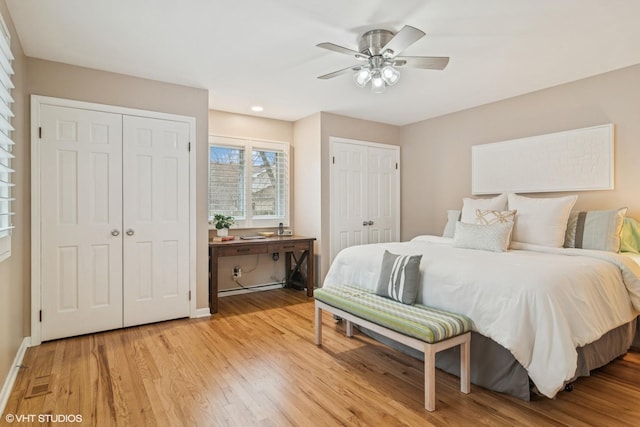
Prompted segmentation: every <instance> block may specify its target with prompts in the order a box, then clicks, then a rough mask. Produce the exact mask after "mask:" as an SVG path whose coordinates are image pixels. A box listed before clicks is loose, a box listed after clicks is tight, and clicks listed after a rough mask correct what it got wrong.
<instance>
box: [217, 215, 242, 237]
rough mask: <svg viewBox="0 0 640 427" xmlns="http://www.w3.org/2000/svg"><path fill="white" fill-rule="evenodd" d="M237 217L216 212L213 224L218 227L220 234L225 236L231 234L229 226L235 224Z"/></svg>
mask: <svg viewBox="0 0 640 427" xmlns="http://www.w3.org/2000/svg"><path fill="white" fill-rule="evenodd" d="M235 222H236V221H235V219H233V217H232V216H227V215H223V214H215V215H214V216H213V225H214V226H215V227H216V230H217V233H218V236H220V237H224V236H228V235H229V227H231V226H232V225H233V224H235Z"/></svg>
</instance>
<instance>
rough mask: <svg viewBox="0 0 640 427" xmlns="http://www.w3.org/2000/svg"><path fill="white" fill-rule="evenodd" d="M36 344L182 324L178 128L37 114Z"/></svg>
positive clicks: (181, 144)
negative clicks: (39, 338)
mask: <svg viewBox="0 0 640 427" xmlns="http://www.w3.org/2000/svg"><path fill="white" fill-rule="evenodd" d="M39 126H40V129H39V132H40V137H39V151H40V156H39V160H40V165H39V173H38V179H39V185H40V215H39V218H33V220H34V221H39V222H40V252H41V253H40V268H39V271H40V277H39V279H40V283H41V313H40V315H41V336H42V340H51V339H56V338H62V337H68V336H73V335H80V334H86V333H91V332H97V331H103V330H108V329H115V328H122V327H126V326H132V325H137V324H143V323H150V322H156V321H161V320H168V319H174V318H179V317H186V316H188V315H189V248H190V242H189V221H190V212H189V145H188V144H189V131H190V127H189V124H188V123H185V122H180V121H170V120H160V119H155V118H147V117H139V116H129V115H123V114H115V113H111V112H101V111H93V110H88V109H80V108H69V107H63V106H57V105H47V104H43V105H41V108H40V124H39Z"/></svg>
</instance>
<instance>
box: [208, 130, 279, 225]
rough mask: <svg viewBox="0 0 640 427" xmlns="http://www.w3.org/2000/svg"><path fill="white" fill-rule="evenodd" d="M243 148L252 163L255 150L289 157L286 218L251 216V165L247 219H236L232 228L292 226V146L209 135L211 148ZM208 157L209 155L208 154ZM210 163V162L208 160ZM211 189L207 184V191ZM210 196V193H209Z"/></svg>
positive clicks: (246, 191) (246, 168) (275, 142)
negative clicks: (275, 152) (276, 152)
mask: <svg viewBox="0 0 640 427" xmlns="http://www.w3.org/2000/svg"><path fill="white" fill-rule="evenodd" d="M217 138H220V139H222V140H223V142H221V141H217V140H216V139H217ZM211 146H216V147H225V146H226V147H241V148H243V149H244V150H245V152H246V153H248V155H247V156H246V158H247V159H249V162H250V161H251V160H250V159H251V153H252V151H253V150H254V149H258V150H260V149H263V150H269V151H283V152H284V153H285V155H286V156H287V173H286V175H285V178H284V179H285V182H284V187H285V189H286V192H287V194H286V196H285V202H284V203H285V206H284V212H285V215H284V217H283V218H282V217H278V218H260V219H255V218H252V217H251V216H250V214H251V212H250V209H251V167H250V164H248V165H247V167H245V170H244V173H245V210H246V213H247V216H248V217H247V218H244V219H238V218H236V220H235V224H234V225H233V227H232V228H238V229H247V228H272V227H277V226H278V225H279V224H280V223H282V225H283V226H284V227H288V226H289V225H290V218H291V203H290V200H291V184H290V182H291V154H290V144H289V143H288V142H282V141H264V140H257V139H249V138H236V137H228V136H222V135H209V147H211ZM207 155H208V154H207ZM207 161H209V160H207ZM208 188H209V186H208V184H207V189H208ZM207 194H208V191H207ZM207 209H209V203H208V201H207ZM215 229H216V228H215V226H214V225H213V224H209V230H215Z"/></svg>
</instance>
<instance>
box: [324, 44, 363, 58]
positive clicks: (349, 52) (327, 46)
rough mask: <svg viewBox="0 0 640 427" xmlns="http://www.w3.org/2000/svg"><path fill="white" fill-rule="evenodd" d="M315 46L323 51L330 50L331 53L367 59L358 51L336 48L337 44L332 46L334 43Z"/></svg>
mask: <svg viewBox="0 0 640 427" xmlns="http://www.w3.org/2000/svg"><path fill="white" fill-rule="evenodd" d="M316 46H317V47H321V48H323V49H327V50H330V51H332V52H338V53H344V54H345V55H351V56H355V57H356V58H359V59H367V58H368V56H367V55H365V54H363V53H360V52H358V51H355V50H353V49H349V48H346V47H342V46H338V45H337V44H334V43H329V42H325V43H318V44H317V45H316Z"/></svg>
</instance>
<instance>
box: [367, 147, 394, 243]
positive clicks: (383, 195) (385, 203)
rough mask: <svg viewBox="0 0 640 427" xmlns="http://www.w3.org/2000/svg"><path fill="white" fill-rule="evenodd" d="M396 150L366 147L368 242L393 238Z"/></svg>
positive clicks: (391, 239) (381, 241) (388, 240)
mask: <svg viewBox="0 0 640 427" xmlns="http://www.w3.org/2000/svg"><path fill="white" fill-rule="evenodd" d="M398 162H399V159H398V151H397V150H391V149H385V148H377V147H369V150H368V156H367V196H368V198H367V212H368V214H367V217H368V218H369V220H370V221H371V222H373V224H371V225H370V226H369V243H385V242H396V241H398V240H400V236H399V235H398V231H399V230H398V227H397V220H398V217H399V206H400V201H399V197H398V180H399V178H400V174H399V172H398V169H396V165H397V163H398Z"/></svg>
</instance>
